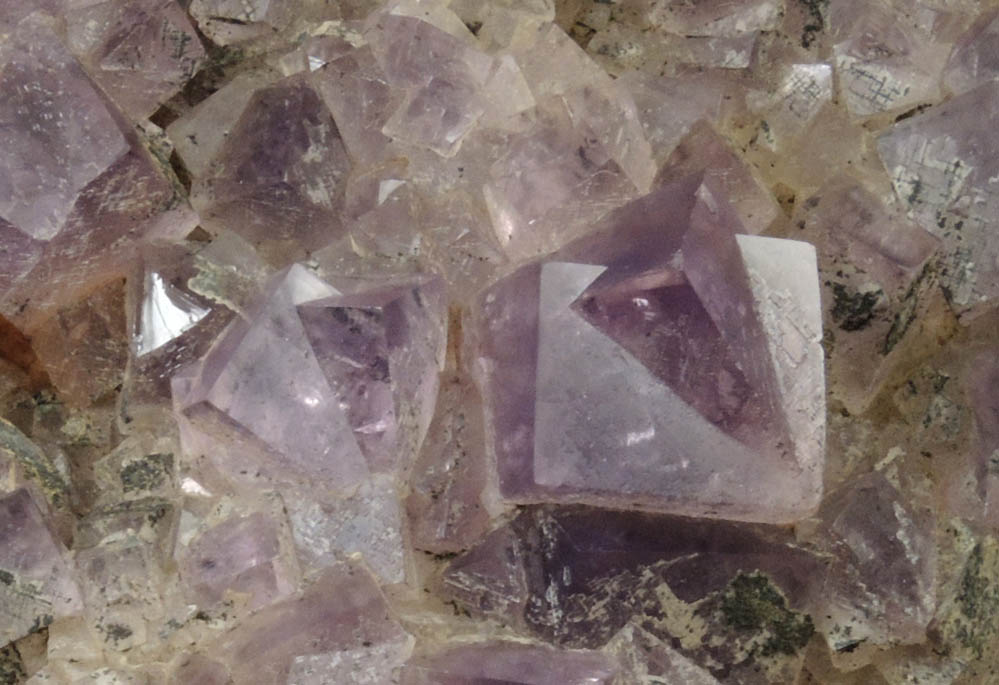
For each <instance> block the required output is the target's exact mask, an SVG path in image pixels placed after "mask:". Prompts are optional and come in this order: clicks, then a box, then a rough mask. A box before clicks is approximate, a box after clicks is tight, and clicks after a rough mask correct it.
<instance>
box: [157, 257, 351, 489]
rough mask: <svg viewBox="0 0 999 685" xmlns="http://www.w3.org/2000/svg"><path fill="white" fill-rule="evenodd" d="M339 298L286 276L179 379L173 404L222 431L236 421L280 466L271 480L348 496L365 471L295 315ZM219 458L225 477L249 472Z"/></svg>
mask: <svg viewBox="0 0 999 685" xmlns="http://www.w3.org/2000/svg"><path fill="white" fill-rule="evenodd" d="M334 294H337V291H336V289H334V288H333V287H332V286H330V285H329V284H328V283H325V282H323V281H321V280H320V279H318V278H317V277H315V276H314V275H312V274H311V273H310V272H309V271H308V270H306V269H305V268H304V267H302V266H298V265H295V266H293V267H291V268H289V269H287V270H286V271H284V272H283V273H282V274H281V275H279V276H278V277H277V278H276V280H275V281H274V282H273V283H272V285H271V287H270V294H269V296H268V298H267V300H266V301H265V302H263V303H261V304H260V305H259V309H258V310H257V311H256V312H255V315H254V318H253V319H252V320H250V321H244V320H238V321H236V322H235V323H234V324H233V325H232V327H230V329H229V330H228V331H227V332H226V333H225V335H224V336H223V337H222V338H221V339H220V340H219V342H218V343H217V344H216V345H215V347H214V348H212V350H211V352H210V353H209V354H208V356H207V357H206V358H205V359H204V360H203V361H202V362H201V364H200V365H199V366H200V368H192V369H190V370H189V371H188V372H186V373H190V374H191V375H190V376H188V375H186V374H182V378H183V380H181V378H178V377H175V379H174V386H173V387H174V404H175V406H176V407H177V408H178V409H179V410H181V411H182V412H184V413H185V414H187V415H188V416H190V415H191V414H192V413H196V414H197V415H198V416H202V417H204V418H210V417H213V416H214V417H217V418H216V420H215V421H211V424H212V425H218V424H219V421H218V419H222V425H220V426H219V428H217V430H223V427H224V425H225V424H226V423H227V422H232V423H234V424H235V426H234V429H235V430H236V431H237V432H240V431H246V432H249V433H251V434H252V435H253V436H255V437H256V439H258V440H259V441H262V442H263V443H264V444H265V445H266V446H267V447H268V448H269V449H270V450H271V451H273V453H274V457H273V458H275V459H276V461H275V462H274V463H273V464H271V465H268V467H267V469H266V471H265V472H266V473H267V474H268V476H269V477H270V478H276V479H279V480H284V479H287V478H293V479H294V478H304V479H308V480H316V479H319V480H320V481H322V482H324V483H327V484H328V487H335V488H338V489H349V488H351V487H353V486H354V485H356V484H357V483H358V482H359V481H360V480H361V479H363V478H364V477H365V476H366V475H367V473H368V466H367V464H366V463H365V460H364V457H363V456H362V454H361V451H360V448H359V447H358V443H357V441H356V440H355V439H354V437H353V431H352V430H351V428H350V426H349V425H348V423H347V418H346V417H345V416H344V414H343V411H342V410H341V408H340V401H339V399H338V397H337V396H336V393H335V392H334V391H333V389H332V388H331V387H330V385H329V382H328V381H327V380H326V376H325V375H324V373H323V370H322V367H321V366H320V364H319V361H318V359H317V357H316V354H315V352H313V350H312V348H311V346H310V344H309V339H308V335H307V333H306V330H305V327H304V325H303V323H302V321H301V319H300V318H299V316H298V313H297V311H296V305H298V304H302V303H305V302H308V301H310V300H315V299H318V298H322V297H328V296H330V295H334ZM292 350H294V353H290V351H292ZM202 405H205V406H202ZM216 434H217V435H218V434H219V433H216ZM237 452H238V451H237ZM214 456H215V457H216V459H221V460H223V462H224V465H223V470H225V471H230V472H232V473H234V474H236V473H238V472H239V471H240V470H243V471H246V470H247V469H246V466H245V463H244V464H242V465H241V464H240V462H245V459H246V458H247V455H246V454H242V453H236V454H232V453H230V452H229V451H228V450H227V451H225V452H224V453H217V454H215V455H214ZM259 466H263V465H259Z"/></svg>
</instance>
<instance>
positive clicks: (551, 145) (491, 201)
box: [483, 98, 634, 258]
mask: <svg viewBox="0 0 999 685" xmlns="http://www.w3.org/2000/svg"><path fill="white" fill-rule="evenodd" d="M535 116H536V117H537V121H536V124H535V126H534V127H533V128H531V129H528V131H525V132H521V133H516V134H514V135H512V136H511V137H510V141H509V145H508V150H507V152H506V154H505V155H504V156H503V157H501V158H500V159H498V160H496V161H495V162H494V163H493V164H492V165H491V167H490V169H489V176H490V178H489V180H488V182H487V183H486V184H485V187H484V188H483V195H484V197H485V201H486V206H487V207H488V209H489V215H490V218H491V219H492V224H493V230H494V231H495V234H496V238H497V239H498V241H499V244H500V245H501V246H502V247H503V249H504V250H505V251H506V252H507V253H508V254H510V255H511V256H513V257H519V258H523V257H529V256H533V255H537V254H541V253H544V252H548V251H550V250H552V249H555V248H557V247H559V246H560V245H563V244H565V243H566V242H568V241H569V240H571V239H573V238H575V237H578V236H579V235H580V234H582V233H584V232H585V231H586V229H587V228H589V226H591V225H592V222H593V221H595V220H596V219H598V218H599V217H600V216H602V215H603V214H605V213H606V212H607V211H609V210H610V209H612V208H613V207H615V206H617V205H619V204H620V203H621V202H623V201H625V200H627V199H629V198H631V197H632V196H633V195H634V185H633V184H632V183H631V182H630V181H629V180H628V179H627V177H626V176H625V174H624V171H623V170H622V169H621V168H620V166H619V165H618V164H617V163H616V162H615V161H614V160H613V159H611V158H610V156H609V155H608V154H607V152H606V150H605V149H604V148H603V146H602V145H600V143H599V141H597V140H595V139H593V138H592V137H587V135H586V130H585V129H584V128H582V127H581V126H580V125H578V124H575V125H574V122H573V120H572V117H571V115H570V113H569V111H568V109H567V108H566V105H565V103H564V101H563V100H562V99H561V98H548V99H539V101H538V107H537V111H536V114H535Z"/></svg>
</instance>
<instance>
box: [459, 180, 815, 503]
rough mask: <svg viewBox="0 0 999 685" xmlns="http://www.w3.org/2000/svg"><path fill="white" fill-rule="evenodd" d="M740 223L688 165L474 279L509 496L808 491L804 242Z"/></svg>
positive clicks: (584, 498) (810, 295)
mask: <svg viewBox="0 0 999 685" xmlns="http://www.w3.org/2000/svg"><path fill="white" fill-rule="evenodd" d="M742 230H743V229H742V226H741V224H740V223H739V220H738V218H737V216H736V214H735V213H734V211H733V210H732V208H731V207H730V206H729V205H728V203H727V201H726V199H725V198H724V197H723V196H722V195H721V193H720V192H719V191H718V190H717V189H716V188H715V187H714V186H712V185H711V184H710V182H704V181H703V180H702V179H701V178H700V177H695V178H689V179H685V180H682V181H679V182H677V183H674V184H671V185H668V186H665V187H662V188H660V189H658V190H655V191H654V192H652V193H651V194H649V195H647V196H645V197H643V198H641V199H639V200H636V201H635V202H632V203H630V204H628V205H625V206H624V207H623V208H621V209H620V210H618V211H616V212H615V213H613V214H612V215H611V216H610V217H609V218H608V219H607V220H605V221H604V222H603V225H602V226H601V227H600V228H599V229H598V230H597V231H596V232H595V233H594V234H592V235H591V236H589V237H586V238H584V239H582V240H580V241H577V242H576V243H573V244H571V245H569V246H568V247H566V248H564V249H563V250H561V251H560V252H558V253H556V254H554V255H552V256H551V257H549V258H546V259H544V260H542V261H539V262H535V263H532V264H530V265H528V266H525V267H523V268H521V269H520V270H519V271H517V272H515V273H513V274H512V275H510V276H508V277H507V278H506V279H504V280H502V281H500V282H499V283H497V284H496V285H495V286H493V287H491V288H490V289H488V290H487V291H486V292H485V293H484V295H483V296H482V298H481V300H480V306H479V309H478V312H477V315H476V316H477V320H476V324H477V327H478V335H479V344H480V347H479V350H478V353H479V354H478V360H477V361H478V367H479V369H480V371H481V373H480V380H481V382H482V385H483V391H484V393H483V394H484V398H485V402H486V406H487V417H488V419H489V421H490V423H491V425H490V426H489V431H488V432H489V434H490V435H491V436H492V439H491V451H492V453H493V456H494V457H495V460H496V468H497V472H498V476H499V482H500V489H501V491H502V493H503V495H504V496H505V497H506V498H507V499H508V500H511V501H515V502H537V501H551V502H565V501H572V502H585V503H593V504H602V505H610V506H622V507H631V506H639V507H643V508H649V509H653V510H658V511H667V512H674V513H680V514H687V515H694V516H718V517H724V518H734V519H744V520H752V521H765V522H782V521H791V520H795V519H798V518H801V517H802V516H804V515H806V514H807V513H808V512H809V511H811V510H812V509H813V508H814V507H815V506H816V504H817V503H818V500H819V496H820V494H821V474H822V465H823V442H824V437H823V436H824V415H825V401H824V391H823V388H824V383H823V367H822V350H821V348H820V346H819V340H820V337H821V313H820V305H819V289H818V282H817V279H816V276H815V272H816V266H815V252H814V249H813V248H812V247H811V246H810V245H808V244H806V243H799V242H795V241H788V240H778V239H773V238H761V237H756V236H748V235H737V233H739V232H740V231H742ZM583 369H585V370H586V371H585V372H581V370H583Z"/></svg>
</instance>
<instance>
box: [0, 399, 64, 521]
mask: <svg viewBox="0 0 999 685" xmlns="http://www.w3.org/2000/svg"><path fill="white" fill-rule="evenodd" d="M0 452H7V453H8V454H10V455H11V456H12V457H13V458H14V459H15V460H17V462H18V463H19V464H21V466H22V468H24V471H25V473H26V474H27V475H28V477H29V478H31V479H32V480H34V481H35V482H37V483H38V484H39V485H40V486H41V487H42V490H43V491H44V492H45V494H46V495H47V496H48V497H49V499H50V500H51V501H52V504H53V505H54V506H56V507H61V506H62V505H63V504H64V503H65V501H66V493H67V491H68V487H67V485H66V481H65V480H63V477H62V474H61V473H59V470H58V469H56V467H55V464H53V463H52V460H51V459H49V457H48V455H47V454H45V452H43V451H42V449H41V448H40V447H39V446H38V445H36V444H35V443H33V442H31V440H29V439H28V437H27V436H26V435H25V434H24V433H22V432H21V431H19V430H18V429H17V427H16V426H14V424H12V423H10V422H9V421H6V420H4V419H0Z"/></svg>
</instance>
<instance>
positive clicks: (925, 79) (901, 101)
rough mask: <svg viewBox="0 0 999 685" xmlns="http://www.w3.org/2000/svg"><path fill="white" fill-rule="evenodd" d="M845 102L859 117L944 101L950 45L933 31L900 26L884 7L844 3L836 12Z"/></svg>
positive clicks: (838, 69) (836, 51) (834, 21)
mask: <svg viewBox="0 0 999 685" xmlns="http://www.w3.org/2000/svg"><path fill="white" fill-rule="evenodd" d="M829 22H830V25H831V28H832V30H833V31H834V32H835V35H836V36H837V38H839V39H840V42H838V43H836V45H835V46H834V47H833V53H834V55H835V66H836V74H837V77H838V79H839V90H840V93H841V97H842V98H843V100H844V101H845V103H846V106H847V109H849V111H850V113H851V114H853V115H855V116H861V117H862V116H869V115H873V114H878V113H880V112H887V111H892V110H897V109H900V108H904V107H912V106H915V105H917V104H920V103H922V102H926V101H933V100H936V99H938V98H939V97H940V72H941V69H942V65H943V62H944V60H945V59H946V56H947V52H948V50H949V46H948V45H947V44H946V43H940V42H938V41H937V35H936V34H935V33H934V31H933V30H932V26H919V25H918V24H915V25H913V24H910V23H909V22H899V21H898V18H897V16H896V15H895V14H894V13H893V12H890V11H889V10H888V9H887V7H885V6H883V5H880V4H878V3H858V2H844V3H837V5H836V6H835V7H834V8H833V10H832V11H831V12H830V18H829Z"/></svg>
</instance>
